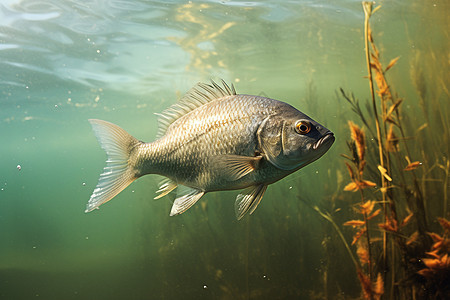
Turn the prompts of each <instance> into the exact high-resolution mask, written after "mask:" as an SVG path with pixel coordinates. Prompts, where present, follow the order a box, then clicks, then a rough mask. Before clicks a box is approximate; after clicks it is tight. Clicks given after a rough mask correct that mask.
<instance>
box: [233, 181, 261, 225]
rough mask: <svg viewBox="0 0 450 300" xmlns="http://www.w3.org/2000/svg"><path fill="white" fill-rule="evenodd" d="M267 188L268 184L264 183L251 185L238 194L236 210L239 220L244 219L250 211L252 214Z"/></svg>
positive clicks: (235, 204)
mask: <svg viewBox="0 0 450 300" xmlns="http://www.w3.org/2000/svg"><path fill="white" fill-rule="evenodd" d="M266 189H267V185H264V184H261V185H256V186H251V187H249V188H247V189H245V190H243V191H242V192H241V193H240V194H239V195H237V197H236V202H235V203H234V210H235V213H236V218H237V219H238V220H240V219H242V217H244V215H245V214H246V213H247V212H248V211H249V212H250V214H252V213H253V212H254V211H255V209H256V207H257V206H258V204H259V202H261V199H262V197H263V196H264V192H265V191H266Z"/></svg>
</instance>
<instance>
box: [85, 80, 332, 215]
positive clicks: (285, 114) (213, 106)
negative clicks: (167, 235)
mask: <svg viewBox="0 0 450 300" xmlns="http://www.w3.org/2000/svg"><path fill="white" fill-rule="evenodd" d="M222 85H223V86H219V85H218V84H216V83H215V82H211V84H210V85H208V84H203V83H199V84H197V85H196V86H195V87H194V88H192V89H191V90H190V91H189V92H188V93H187V94H186V95H185V96H184V97H183V98H182V99H181V100H180V101H179V102H178V103H177V104H175V105H173V106H171V107H170V108H168V109H167V110H165V111H164V112H163V113H161V114H160V119H159V121H160V130H159V133H158V139H157V140H156V141H154V142H151V143H145V142H142V141H138V140H137V139H135V138H133V137H132V136H131V135H129V134H128V133H126V132H125V131H124V130H123V129H121V128H120V127H118V126H116V125H114V124H112V123H109V122H106V121H101V120H90V122H91V124H92V126H93V129H94V131H95V133H96V136H97V138H98V140H99V142H100V144H101V145H102V147H103V148H104V150H105V151H106V152H107V155H108V160H107V166H106V167H105V169H104V172H103V173H102V174H101V176H100V179H99V183H98V185H97V187H96V189H95V190H94V192H93V194H92V196H91V199H90V200H89V203H88V205H87V209H86V211H87V212H88V211H91V210H93V209H95V208H97V207H98V206H100V205H101V204H103V203H105V202H107V201H109V200H110V199H112V198H113V197H114V196H115V195H117V194H118V193H119V192H120V191H121V190H123V189H124V188H125V187H126V186H128V185H129V184H130V183H131V182H132V181H134V180H135V179H137V178H139V177H141V176H144V175H146V174H159V175H162V176H164V177H166V180H164V181H163V182H162V184H161V187H160V189H159V190H158V191H157V192H159V193H160V194H159V195H158V196H157V197H156V198H160V197H162V196H164V195H166V194H168V193H169V192H171V191H172V190H174V189H175V188H176V187H179V186H183V188H180V189H179V190H180V191H179V192H178V193H177V198H176V200H175V201H174V204H173V206H172V210H171V215H176V214H180V213H183V212H184V211H186V210H187V209H189V208H190V207H191V206H192V205H193V204H195V202H197V201H198V200H199V199H200V198H201V197H202V196H203V195H204V194H205V193H207V192H213V191H221V190H236V189H244V190H243V191H242V192H241V193H240V194H239V195H238V196H237V198H236V203H235V212H236V216H237V218H238V219H241V218H242V217H243V216H244V215H245V213H247V212H250V213H252V212H253V211H254V210H255V209H256V207H257V205H258V204H259V202H260V201H261V199H262V197H263V195H264V192H265V190H266V188H267V186H268V185H269V184H271V183H273V182H276V181H278V180H280V179H282V178H283V177H285V176H287V175H289V174H291V173H293V172H295V171H296V170H298V169H300V168H302V167H304V166H306V165H307V164H309V163H311V162H313V161H314V160H316V159H318V158H319V157H321V156H322V155H323V154H324V153H325V152H326V151H327V150H328V149H329V148H330V147H331V145H332V144H333V142H334V135H333V133H332V132H331V131H329V130H328V129H326V128H325V127H324V126H322V125H320V124H319V123H317V122H316V121H314V120H312V119H311V118H309V117H308V116H307V115H305V114H303V113H302V112H300V111H298V110H297V109H295V108H294V107H292V106H291V105H289V104H287V103H284V102H281V101H278V100H274V99H270V98H266V97H260V96H253V95H242V94H236V92H235V89H234V87H233V86H232V85H231V87H230V86H228V85H227V84H226V83H225V82H223V81H222Z"/></svg>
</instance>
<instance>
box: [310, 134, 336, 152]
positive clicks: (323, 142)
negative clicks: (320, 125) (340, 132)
mask: <svg viewBox="0 0 450 300" xmlns="http://www.w3.org/2000/svg"><path fill="white" fill-rule="evenodd" d="M334 140H335V138H334V134H333V133H332V132H327V133H326V134H325V135H324V136H323V137H321V138H320V139H319V140H318V141H317V142H315V143H314V145H313V149H314V150H316V149H319V148H322V147H323V146H326V148H327V149H328V148H330V147H331V145H332V144H333V143H334Z"/></svg>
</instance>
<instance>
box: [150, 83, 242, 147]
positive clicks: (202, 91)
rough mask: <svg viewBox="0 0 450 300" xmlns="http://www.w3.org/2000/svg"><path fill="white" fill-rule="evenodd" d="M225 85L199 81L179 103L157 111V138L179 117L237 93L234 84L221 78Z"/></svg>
mask: <svg viewBox="0 0 450 300" xmlns="http://www.w3.org/2000/svg"><path fill="white" fill-rule="evenodd" d="M221 82H222V85H223V87H221V86H220V85H218V84H217V83H215V82H214V81H213V80H211V84H206V83H202V82H199V83H197V84H196V85H195V86H194V87H193V88H191V89H190V90H189V91H188V92H187V93H186V95H184V96H183V98H181V99H180V100H179V101H178V102H177V103H175V104H174V105H172V106H170V107H169V108H167V109H166V110H164V111H163V112H162V113H157V114H156V115H157V116H159V119H158V124H159V128H158V135H157V138H160V137H162V136H163V135H164V134H165V133H166V131H167V128H168V127H169V126H170V125H171V124H172V123H173V122H175V120H177V119H178V118H180V117H182V116H184V115H185V114H187V113H189V112H191V111H193V110H194V109H196V108H198V107H200V106H202V105H205V104H206V103H208V102H211V101H213V100H215V99H220V98H223V97H228V96H234V95H236V90H235V89H234V86H233V84H231V87H230V86H229V85H228V84H226V83H225V81H223V79H222V80H221Z"/></svg>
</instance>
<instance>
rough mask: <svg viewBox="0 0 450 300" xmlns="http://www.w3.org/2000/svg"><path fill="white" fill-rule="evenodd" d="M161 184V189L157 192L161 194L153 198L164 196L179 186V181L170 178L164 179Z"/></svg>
mask: <svg viewBox="0 0 450 300" xmlns="http://www.w3.org/2000/svg"><path fill="white" fill-rule="evenodd" d="M159 184H160V186H159V190H157V191H156V193H161V194H159V195H158V196H156V197H155V198H153V199H155V200H156V199H159V198H161V197H164V196H165V195H167V194H168V193H170V192H171V191H173V190H174V189H175V188H176V187H177V183H176V182H175V181H172V180H170V179H169V178H165V179H163V180H162V181H161V182H160V183H159Z"/></svg>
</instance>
